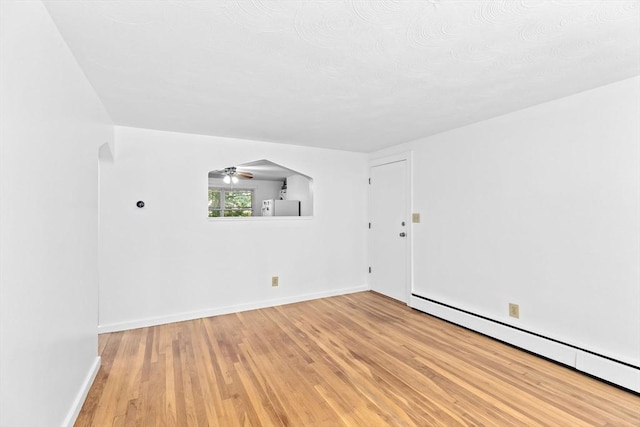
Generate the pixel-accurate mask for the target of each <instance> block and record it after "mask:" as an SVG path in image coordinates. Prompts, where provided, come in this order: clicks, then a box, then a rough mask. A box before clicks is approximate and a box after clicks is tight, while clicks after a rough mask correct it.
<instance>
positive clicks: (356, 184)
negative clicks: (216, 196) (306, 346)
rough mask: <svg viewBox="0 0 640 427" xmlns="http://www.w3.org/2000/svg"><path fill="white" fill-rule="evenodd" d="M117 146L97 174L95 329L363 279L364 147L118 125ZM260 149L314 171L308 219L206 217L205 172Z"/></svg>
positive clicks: (312, 293) (328, 290) (317, 292)
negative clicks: (352, 149)
mask: <svg viewBox="0 0 640 427" xmlns="http://www.w3.org/2000/svg"><path fill="white" fill-rule="evenodd" d="M116 145H117V147H118V155H117V158H116V161H115V163H113V164H111V163H105V164H103V165H102V166H101V176H100V180H101V248H100V259H101V264H100V265H101V279H100V280H101V287H100V328H101V329H100V330H101V331H108V330H116V329H124V328H131V327H136V326H140V325H148V324H156V323H161V322H167V321H172V320H176V319H187V318H194V317H201V316H206V315H211V314H216V313H222V312H229V311H237V310H240V309H247V308H252V307H261V306H267V305H272V304H277V303H283V302H288V301H296V300H300V299H306V298H312V297H319V296H322V295H332V294H336V293H342V292H348V291H353V290H363V289H366V283H367V269H366V234H365V233H366V190H367V189H366V179H365V177H366V174H367V156H366V155H364V154H361V153H349V152H341V151H333V150H323V149H313V148H306V147H299V146H291V145H282V144H270V143H264V142H258V141H246V140H234V139H229V138H217V137H208V136H198V135H188V134H180V133H170V132H162V131H152V130H143V129H134V128H126V127H116ZM259 159H269V160H270V161H272V162H275V163H277V164H280V165H285V166H286V167H288V168H292V169H295V170H297V171H300V172H301V173H304V174H307V175H309V176H312V177H313V178H314V186H315V193H314V196H315V211H314V216H313V218H307V219H304V218H296V219H292V218H277V217H276V218H251V219H248V220H247V219H244V220H242V219H227V220H223V221H220V220H214V219H211V220H209V219H207V173H208V172H209V171H210V170H213V169H216V168H219V167H220V165H230V164H240V163H246V162H251V161H255V160H259ZM137 200H144V201H145V203H146V207H145V208H144V209H138V208H136V206H135V203H136V201H137ZM275 275H277V276H279V277H280V286H279V287H277V288H272V287H271V276H275Z"/></svg>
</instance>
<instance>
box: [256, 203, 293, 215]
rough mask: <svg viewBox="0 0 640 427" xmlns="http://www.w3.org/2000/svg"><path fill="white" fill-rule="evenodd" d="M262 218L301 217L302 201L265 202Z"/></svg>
mask: <svg viewBox="0 0 640 427" xmlns="http://www.w3.org/2000/svg"><path fill="white" fill-rule="evenodd" d="M262 216H300V200H273V199H269V200H263V201H262Z"/></svg>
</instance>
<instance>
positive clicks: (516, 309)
mask: <svg viewBox="0 0 640 427" xmlns="http://www.w3.org/2000/svg"><path fill="white" fill-rule="evenodd" d="M509 316H510V317H514V318H516V319H519V318H520V306H519V305H518V304H514V303H509Z"/></svg>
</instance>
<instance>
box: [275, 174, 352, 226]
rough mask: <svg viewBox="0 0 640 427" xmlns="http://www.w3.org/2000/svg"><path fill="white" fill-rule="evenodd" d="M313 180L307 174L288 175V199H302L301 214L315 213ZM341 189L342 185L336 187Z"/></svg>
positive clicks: (337, 189)
mask: <svg viewBox="0 0 640 427" xmlns="http://www.w3.org/2000/svg"><path fill="white" fill-rule="evenodd" d="M312 186H313V182H312V181H310V180H309V178H307V177H306V176H302V175H291V176H289V177H287V200H300V215H302V216H310V215H313V191H312ZM336 191H340V187H338V188H336Z"/></svg>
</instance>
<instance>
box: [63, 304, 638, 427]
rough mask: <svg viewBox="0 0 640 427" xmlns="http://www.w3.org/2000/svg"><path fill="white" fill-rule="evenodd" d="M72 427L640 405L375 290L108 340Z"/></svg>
mask: <svg viewBox="0 0 640 427" xmlns="http://www.w3.org/2000/svg"><path fill="white" fill-rule="evenodd" d="M100 353H101V355H102V358H103V359H102V367H101V369H100V372H99V373H98V377H97V378H96V381H95V383H94V385H93V387H92V388H91V391H90V393H89V396H88V398H87V400H86V402H85V404H84V407H83V409H82V412H81V413H80V416H79V418H78V420H77V422H76V426H100V427H102V426H112V425H113V426H154V427H155V426H207V425H208V426H225V427H226V426H259V425H263V426H271V425H274V426H332V427H333V426H368V427H369V426H468V425H474V426H480V425H485V426H538V425H542V426H594V425H598V426H640V397H638V396H637V395H634V394H632V393H629V392H626V391H623V390H621V389H618V388H615V387H613V386H610V385H607V384H605V383H602V382H599V381H597V380H595V379H593V378H590V377H587V376H585V375H582V374H580V373H578V372H575V371H572V370H570V369H567V368H564V367H562V366H559V365H556V364H554V363H551V362H549V361H546V360H543V359H540V358H538V357H535V356H533V355H531V354H528V353H525V352H522V351H519V350H517V349H514V348H512V347H509V346H507V345H504V344H501V343H499V342H497V341H494V340H492V339H490V338H487V337H484V336H482V335H479V334H476V333H473V332H471V331H468V330H465V329H463V328H460V327H457V326H455V325H451V324H449V323H446V322H444V321H441V320H439V319H436V318H433V317H431V316H428V315H426V314H423V313H420V312H417V311H414V310H411V309H410V308H407V307H406V306H404V305H403V304H400V303H398V302H396V301H393V300H391V299H389V298H386V297H384V296H381V295H379V294H376V293H373V292H363V293H357V294H351V295H344V296H338V297H332V298H325V299H320V300H314V301H308V302H302V303H298V304H290V305H285V306H280V307H273V308H267V309H262V310H253V311H247V312H243V313H237V314H230V315H225V316H216V317H211V318H206V319H198V320H193V321H189V322H180V323H173V324H169V325H163V326H157V327H152V328H143V329H136V330H131V331H126V332H117V333H111V334H104V335H101V336H100Z"/></svg>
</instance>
